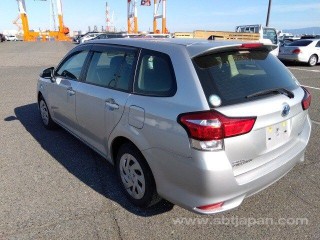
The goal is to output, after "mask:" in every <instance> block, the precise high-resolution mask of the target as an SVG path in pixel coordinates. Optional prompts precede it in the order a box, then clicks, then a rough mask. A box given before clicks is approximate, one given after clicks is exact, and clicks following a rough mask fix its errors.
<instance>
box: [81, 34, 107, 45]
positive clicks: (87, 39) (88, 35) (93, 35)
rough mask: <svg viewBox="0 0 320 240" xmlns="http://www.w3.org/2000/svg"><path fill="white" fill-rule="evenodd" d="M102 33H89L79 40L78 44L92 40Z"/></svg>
mask: <svg viewBox="0 0 320 240" xmlns="http://www.w3.org/2000/svg"><path fill="white" fill-rule="evenodd" d="M100 34H102V33H90V34H86V35H84V36H83V37H82V38H80V43H84V42H86V41H89V40H92V39H94V38H96V37H97V36H99V35H100Z"/></svg>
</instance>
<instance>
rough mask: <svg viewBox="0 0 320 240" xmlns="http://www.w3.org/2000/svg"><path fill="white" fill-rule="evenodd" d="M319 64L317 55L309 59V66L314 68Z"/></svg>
mask: <svg viewBox="0 0 320 240" xmlns="http://www.w3.org/2000/svg"><path fill="white" fill-rule="evenodd" d="M317 63H318V57H317V55H315V54H313V55H311V57H310V58H309V61H308V64H309V66H310V67H313V66H315V65H317Z"/></svg>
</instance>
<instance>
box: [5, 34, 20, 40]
mask: <svg viewBox="0 0 320 240" xmlns="http://www.w3.org/2000/svg"><path fill="white" fill-rule="evenodd" d="M6 40H7V41H18V38H17V37H16V36H14V35H7V36H6Z"/></svg>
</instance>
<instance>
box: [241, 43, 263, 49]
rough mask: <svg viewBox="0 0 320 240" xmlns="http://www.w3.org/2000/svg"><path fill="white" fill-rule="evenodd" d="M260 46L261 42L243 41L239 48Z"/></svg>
mask: <svg viewBox="0 0 320 240" xmlns="http://www.w3.org/2000/svg"><path fill="white" fill-rule="evenodd" d="M262 46H263V44H262V43H244V44H242V45H241V46H240V48H260V47H262Z"/></svg>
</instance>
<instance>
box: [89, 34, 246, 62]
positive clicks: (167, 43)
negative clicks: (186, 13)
mask: <svg viewBox="0 0 320 240" xmlns="http://www.w3.org/2000/svg"><path fill="white" fill-rule="evenodd" d="M92 43H98V44H106V43H109V44H116V45H124V46H131V47H138V48H147V49H158V50H161V49H165V48H175V47H176V48H179V47H185V48H186V50H187V52H188V53H189V56H190V57H191V58H192V57H195V56H198V55H201V54H204V53H206V52H209V51H214V50H217V49H221V48H232V47H238V46H241V45H242V44H243V43H244V42H240V41H228V40H227V41H221V40H219V41H217V40H203V39H175V38H117V39H100V40H94V41H90V43H84V44H92Z"/></svg>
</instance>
